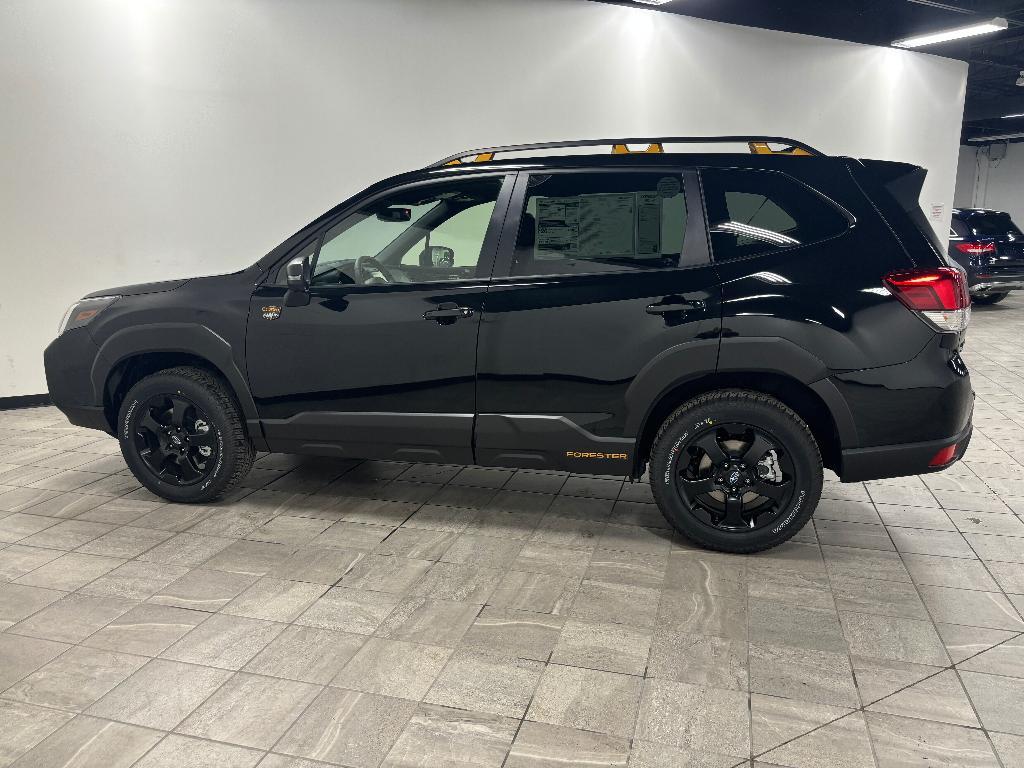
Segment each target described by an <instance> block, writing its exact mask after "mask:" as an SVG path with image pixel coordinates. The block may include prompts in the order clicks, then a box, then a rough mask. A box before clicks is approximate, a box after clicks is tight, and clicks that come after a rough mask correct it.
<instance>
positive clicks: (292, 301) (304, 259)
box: [285, 256, 312, 307]
mask: <svg viewBox="0 0 1024 768" xmlns="http://www.w3.org/2000/svg"><path fill="white" fill-rule="evenodd" d="M310 271H311V270H310V266H309V256H296V257H295V258H294V259H292V260H291V261H289V262H288V265H287V266H286V267H285V276H286V277H287V280H288V293H287V294H286V296H285V305H286V306H289V307H295V306H304V305H306V304H309V283H310V280H311V279H312V278H311V275H310Z"/></svg>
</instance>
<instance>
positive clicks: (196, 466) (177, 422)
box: [135, 394, 220, 486]
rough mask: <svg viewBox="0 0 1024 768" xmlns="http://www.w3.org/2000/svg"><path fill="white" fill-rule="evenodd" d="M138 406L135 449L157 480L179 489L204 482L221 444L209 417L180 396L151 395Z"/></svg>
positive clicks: (214, 463) (214, 464) (215, 462)
mask: <svg viewBox="0 0 1024 768" xmlns="http://www.w3.org/2000/svg"><path fill="white" fill-rule="evenodd" d="M140 407H141V410H142V415H141V417H140V418H139V420H138V421H137V422H136V427H135V446H136V449H137V450H138V454H139V458H141V459H142V461H143V462H144V463H145V465H146V466H147V467H148V468H149V470H150V471H151V472H152V473H153V474H154V475H155V476H156V477H157V479H159V480H162V481H163V482H165V483H172V484H174V485H178V486H186V485H193V484H195V483H199V482H202V481H203V480H205V479H206V478H207V477H208V476H209V475H210V473H211V472H212V471H213V468H214V467H215V466H216V464H217V448H218V443H219V442H220V441H219V439H218V433H217V430H216V428H214V427H213V426H212V424H211V419H210V417H209V416H208V415H207V414H206V413H205V412H204V411H203V410H202V409H201V408H200V407H199V406H197V405H196V404H195V403H194V402H192V401H191V400H189V399H188V398H187V397H185V396H183V395H181V394H173V395H171V394H168V395H154V396H153V397H150V398H149V399H148V400H146V401H145V402H144V403H143V404H142V405H141V406H140Z"/></svg>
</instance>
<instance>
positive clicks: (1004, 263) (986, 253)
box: [949, 208, 1024, 304]
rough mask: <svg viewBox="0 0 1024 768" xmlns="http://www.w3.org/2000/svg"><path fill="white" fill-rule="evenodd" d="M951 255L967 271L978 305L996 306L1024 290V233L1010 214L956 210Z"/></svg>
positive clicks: (950, 235) (971, 209)
mask: <svg viewBox="0 0 1024 768" xmlns="http://www.w3.org/2000/svg"><path fill="white" fill-rule="evenodd" d="M949 256H950V258H952V259H954V260H955V261H956V262H957V263H958V264H960V265H961V266H962V267H963V268H964V269H965V270H967V283H968V286H969V287H970V289H971V298H972V299H973V300H974V302H975V303H976V304H995V303H996V302H999V301H1002V300H1003V299H1005V298H1006V296H1007V294H1008V293H1009V292H1010V291H1015V290H1018V289H1020V288H1024V234H1021V231H1020V229H1018V228H1017V225H1016V224H1014V223H1013V221H1012V220H1011V219H1010V214H1008V213H1004V212H1002V211H990V210H987V209H984V208H954V209H953V220H952V222H951V223H950V226H949Z"/></svg>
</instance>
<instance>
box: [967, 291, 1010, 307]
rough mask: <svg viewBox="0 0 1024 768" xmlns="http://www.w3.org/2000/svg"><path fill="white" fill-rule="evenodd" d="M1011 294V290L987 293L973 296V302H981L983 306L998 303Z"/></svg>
mask: <svg viewBox="0 0 1024 768" xmlns="http://www.w3.org/2000/svg"><path fill="white" fill-rule="evenodd" d="M1009 295H1010V293H1009V291H1007V292H1006V293H985V294H982V295H980V296H971V302H972V303H973V304H981V305H982V306H984V305H986V304H998V303H999V302H1000V301H1002V300H1003V299H1005V298H1006V297H1007V296H1009Z"/></svg>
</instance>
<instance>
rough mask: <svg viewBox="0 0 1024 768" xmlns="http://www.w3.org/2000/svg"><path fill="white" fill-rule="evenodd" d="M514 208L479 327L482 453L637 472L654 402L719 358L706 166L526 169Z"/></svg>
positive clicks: (501, 459) (510, 461)
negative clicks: (703, 177)
mask: <svg viewBox="0 0 1024 768" xmlns="http://www.w3.org/2000/svg"><path fill="white" fill-rule="evenodd" d="M510 210H511V211H512V213H510V219H509V221H510V224H508V225H506V226H507V228H511V229H512V231H511V233H510V234H509V235H508V236H507V237H503V238H502V242H503V246H502V255H501V256H500V257H499V259H498V263H497V266H496V267H495V273H494V280H493V281H492V284H491V288H490V291H489V293H488V297H487V306H486V308H485V312H484V319H483V324H482V326H481V332H480V345H479V355H478V357H479V366H478V385H477V405H478V416H477V429H476V455H477V461H478V462H480V463H481V464H495V465H504V466H520V467H530V466H536V467H551V466H555V467H561V468H563V469H568V470H572V471H576V472H587V473H595V474H615V475H628V474H630V473H631V472H632V470H633V468H634V466H635V463H634V462H635V450H636V448H637V446H636V443H637V438H638V435H639V432H640V429H641V425H642V424H643V423H644V422H645V419H646V418H647V417H648V415H649V408H650V406H651V404H652V403H654V402H656V401H657V400H658V399H659V398H660V397H662V396H663V395H665V394H666V393H667V392H668V391H670V390H671V389H672V388H673V387H675V386H678V384H679V383H680V382H684V381H686V380H688V379H691V380H692V379H694V378H696V377H698V376H701V375H705V374H710V373H713V372H714V371H715V366H716V363H717V355H718V346H719V330H720V328H721V320H720V318H721V302H720V291H719V288H718V280H717V277H716V275H715V270H714V268H713V267H712V265H711V264H710V262H709V259H708V245H707V234H706V231H705V227H704V222H703V219H704V217H703V214H702V212H701V211H702V208H701V204H700V193H699V186H698V182H697V176H696V172H694V171H692V170H684V169H678V170H666V169H664V168H662V169H658V170H639V169H635V170H625V169H623V170H611V171H608V170H605V171H599V170H594V171H586V172H584V171H556V172H551V173H547V172H545V173H536V174H530V175H527V174H525V173H523V174H521V175H520V178H519V181H518V183H517V186H516V192H515V194H514V195H513V200H512V203H511V208H510ZM515 222H518V224H516V223H515ZM506 231H507V230H506ZM506 243H509V244H511V243H514V247H509V248H508V249H507V251H506V248H505V244H506ZM663 416H664V414H663V415H662V416H661V417H663Z"/></svg>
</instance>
